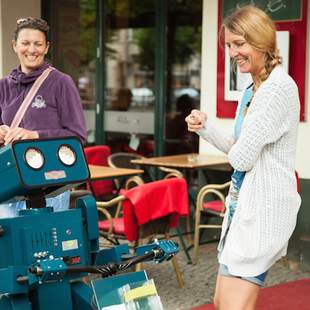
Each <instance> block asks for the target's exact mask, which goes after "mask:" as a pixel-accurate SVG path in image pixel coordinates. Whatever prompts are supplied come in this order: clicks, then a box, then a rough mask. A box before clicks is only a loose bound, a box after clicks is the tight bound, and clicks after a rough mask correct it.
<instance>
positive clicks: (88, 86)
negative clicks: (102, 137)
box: [51, 0, 96, 143]
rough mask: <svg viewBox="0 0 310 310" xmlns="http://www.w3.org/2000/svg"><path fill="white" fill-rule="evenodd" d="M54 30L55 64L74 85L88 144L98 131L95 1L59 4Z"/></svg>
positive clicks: (73, 0) (63, 0)
mask: <svg viewBox="0 0 310 310" xmlns="http://www.w3.org/2000/svg"><path fill="white" fill-rule="evenodd" d="M54 9H55V16H54V20H53V26H52V27H51V29H52V31H53V34H52V37H53V42H52V49H53V51H52V61H53V64H54V65H55V66H56V67H57V68H59V69H60V70H61V71H63V72H65V73H67V74H69V75H70V76H71V77H72V78H73V80H74V81H75V83H76V85H77V87H78V89H79V92H80V96H81V99H82V104H83V109H84V112H85V118H86V126H87V131H88V142H89V143H92V142H94V130H95V89H94V85H95V60H96V59H95V56H96V55H95V51H96V10H95V0H58V1H57V5H56V6H55V8H54Z"/></svg>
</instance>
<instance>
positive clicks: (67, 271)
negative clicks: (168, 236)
mask: <svg viewBox="0 0 310 310" xmlns="http://www.w3.org/2000/svg"><path fill="white" fill-rule="evenodd" d="M77 141H78V140H77V139H74V138H73V139H72V138H68V139H52V140H51V139H49V140H32V141H31V140H25V141H19V142H16V143H13V145H12V146H7V147H5V148H4V151H3V150H1V151H0V154H1V152H2V154H3V156H0V177H2V176H3V175H5V176H8V174H9V175H10V178H7V180H8V182H7V183H8V186H7V187H5V188H4V189H3V187H2V188H0V200H1V199H10V198H13V197H15V196H16V195H20V194H23V195H27V196H29V197H28V198H29V199H37V198H36V197H35V198H33V196H31V195H32V194H33V193H35V194H36V195H43V196H44V195H46V194H49V193H50V192H53V191H54V192H55V193H61V192H62V191H65V190H67V187H68V185H69V186H71V185H72V184H73V183H75V182H80V180H81V179H83V178H86V177H87V176H88V168H87V165H86V161H85V158H84V153H83V150H82V147H81V145H80V144H79V142H77ZM63 144H66V145H70V146H71V147H72V148H73V149H74V151H75V153H76V157H77V161H76V164H75V165H73V166H65V165H63V164H61V163H60V162H59V158H58V156H57V151H58V148H59V146H60V145H63ZM29 147H36V148H38V149H39V150H40V151H41V152H42V154H44V157H45V164H44V168H43V169H42V170H43V171H40V170H34V169H32V170H33V171H32V170H31V168H30V167H29V166H27V165H26V164H25V162H24V154H25V151H26V149H27V148H29ZM8 162H10V164H9V165H7V164H5V163H8ZM57 169H63V171H64V173H63V178H61V179H60V180H59V179H58V180H56V181H50V179H46V178H45V177H44V171H45V172H46V171H57ZM8 171H9V172H8ZM39 201H41V200H39ZM34 205H36V204H34ZM36 206H37V205H36ZM0 207H1V206H0ZM38 207H39V208H38V209H27V210H23V211H21V212H19V216H17V217H15V218H1V219H0V253H1V255H0V296H1V294H6V295H5V296H4V295H3V296H2V297H1V298H0V310H54V309H66V310H92V309H94V308H95V307H96V305H95V303H94V301H95V300H97V301H98V300H100V303H101V302H103V304H104V305H107V304H108V303H109V302H112V301H113V298H114V297H113V296H115V294H116V290H117V288H119V287H120V286H123V285H124V284H127V283H134V282H139V281H143V280H146V279H147V276H146V274H145V272H138V273H128V274H124V275H121V276H114V277H109V278H106V279H101V280H98V281H94V282H93V289H94V290H93V289H92V288H91V287H89V286H87V285H85V284H83V283H81V282H79V279H81V278H82V277H83V276H85V275H87V271H88V270H91V271H95V272H100V270H106V269H108V272H107V273H103V274H109V275H110V274H113V273H114V272H116V271H117V270H119V269H117V268H120V269H121V268H122V270H123V269H126V268H128V266H130V264H127V261H126V262H122V258H123V255H124V254H127V255H128V254H129V248H128V245H127V244H126V245H121V246H119V247H116V248H114V249H110V250H109V251H107V250H102V251H100V250H99V242H98V239H99V231H98V212H97V208H96V201H95V199H94V198H93V197H92V196H84V197H82V198H80V199H79V200H78V201H77V205H76V208H75V209H71V210H67V211H63V212H55V213H54V212H53V208H51V207H45V208H40V206H39V205H38ZM177 249H178V247H177V246H176V245H175V244H174V243H171V241H166V242H163V241H159V242H156V243H153V244H151V245H148V246H146V247H144V248H143V249H142V248H141V249H140V250H138V253H142V254H144V253H145V252H150V254H152V255H150V256H147V259H149V260H152V259H153V260H155V261H158V262H160V261H162V260H164V259H169V258H170V257H171V256H172V255H174V254H175V252H176V251H177ZM153 254H156V255H155V258H153V256H154V255H153ZM157 254H160V255H157ZM142 257H143V258H144V256H142ZM111 261H112V262H113V263H114V262H115V263H116V264H108V266H107V265H103V266H98V267H97V266H96V265H95V264H107V263H110V262H111ZM117 263H118V264H117ZM111 266H113V268H114V269H113V268H110V267H111ZM115 268H116V269H115ZM110 270H111V273H110ZM105 272H106V271H105ZM72 280H74V281H73V282H72ZM29 292H31V294H29ZM111 298H112V299H111Z"/></svg>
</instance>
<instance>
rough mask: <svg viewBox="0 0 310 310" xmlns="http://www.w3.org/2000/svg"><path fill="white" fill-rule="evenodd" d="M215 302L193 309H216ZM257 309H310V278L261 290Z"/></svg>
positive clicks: (193, 309)
mask: <svg viewBox="0 0 310 310" xmlns="http://www.w3.org/2000/svg"><path fill="white" fill-rule="evenodd" d="M214 309H215V308H214V306H213V304H207V305H203V306H199V307H195V308H192V310H214ZM256 310H310V279H303V280H298V281H293V282H287V283H283V284H279V285H275V286H270V287H266V288H264V289H262V290H261V292H260V295H259V297H258V301H257V306H256Z"/></svg>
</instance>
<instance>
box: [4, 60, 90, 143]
mask: <svg viewBox="0 0 310 310" xmlns="http://www.w3.org/2000/svg"><path fill="white" fill-rule="evenodd" d="M48 66H50V64H49V63H47V62H44V63H43V64H42V65H41V66H40V67H39V68H37V69H36V70H34V71H32V72H31V73H29V74H25V73H23V72H22V71H21V69H20V66H19V67H18V68H16V69H14V70H13V71H12V72H11V73H10V75H8V76H6V77H4V78H3V79H1V80H0V124H5V125H8V126H10V124H11V123H12V120H13V118H14V116H15V114H16V112H17V110H18V108H19V106H20V105H21V103H22V102H23V100H24V98H25V97H26V95H27V93H28V92H29V90H30V88H31V86H32V84H33V83H34V81H35V80H36V79H37V78H38V77H39V75H40V74H41V73H42V72H43V71H44V70H45V69H46V68H47V67H48ZM19 127H22V128H25V129H28V130H35V131H37V132H38V133H39V137H40V138H47V137H64V136H78V137H79V138H80V139H81V140H82V142H85V141H86V126H85V119H84V113H83V109H82V104H81V99H80V96H79V93H78V90H77V88H76V86H75V84H74V82H73V80H72V79H71V77H70V76H69V75H67V74H64V73H62V72H60V71H59V70H53V71H52V72H50V74H49V76H48V77H47V79H46V80H45V81H44V82H43V84H42V85H41V87H40V88H39V90H38V92H37V94H36V95H35V96H34V99H33V100H32V103H31V104H30V105H29V107H28V109H27V111H26V113H25V115H24V117H23V119H22V121H21V123H20V125H19Z"/></svg>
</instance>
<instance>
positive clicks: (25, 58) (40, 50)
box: [13, 28, 49, 73]
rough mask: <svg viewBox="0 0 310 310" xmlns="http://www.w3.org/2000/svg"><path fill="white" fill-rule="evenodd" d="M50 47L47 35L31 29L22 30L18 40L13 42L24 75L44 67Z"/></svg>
mask: <svg viewBox="0 0 310 310" xmlns="http://www.w3.org/2000/svg"><path fill="white" fill-rule="evenodd" d="M48 47H49V44H48V43H47V42H46V37H45V34H44V33H43V32H42V31H40V30H35V29H30V28H24V29H21V30H20V31H19V33H18V37H17V40H16V41H15V40H14V41H13V49H14V51H15V53H16V54H17V57H18V58H19V61H20V65H21V69H22V71H23V72H24V73H30V72H31V71H33V70H35V69H36V68H38V67H39V66H40V65H42V63H43V62H44V56H45V55H46V54H47V52H48Z"/></svg>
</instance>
